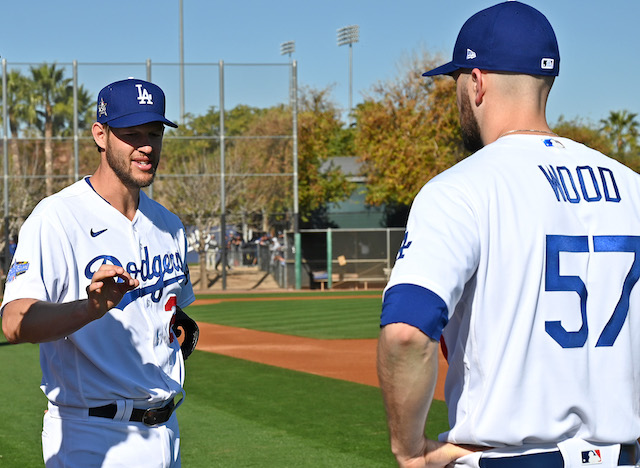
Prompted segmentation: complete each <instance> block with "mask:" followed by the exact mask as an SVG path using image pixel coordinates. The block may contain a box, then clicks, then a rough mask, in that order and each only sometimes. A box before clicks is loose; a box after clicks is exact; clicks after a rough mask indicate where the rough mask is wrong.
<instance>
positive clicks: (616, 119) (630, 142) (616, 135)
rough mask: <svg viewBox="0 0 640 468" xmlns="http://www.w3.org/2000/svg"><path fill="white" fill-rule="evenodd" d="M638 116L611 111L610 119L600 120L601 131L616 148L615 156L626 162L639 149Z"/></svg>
mask: <svg viewBox="0 0 640 468" xmlns="http://www.w3.org/2000/svg"><path fill="white" fill-rule="evenodd" d="M637 116H638V114H636V113H634V112H629V111H626V110H622V111H611V112H609V117H607V118H606V119H602V120H600V123H601V124H602V128H601V130H602V131H603V132H604V133H605V134H606V135H607V137H609V139H610V140H611V144H612V145H613V148H614V154H613V156H614V157H615V158H616V159H619V160H621V161H624V160H625V159H628V158H629V157H631V156H633V153H635V152H636V150H637V148H638V136H639V135H640V131H639V126H640V123H638V121H637V120H636V117H637Z"/></svg>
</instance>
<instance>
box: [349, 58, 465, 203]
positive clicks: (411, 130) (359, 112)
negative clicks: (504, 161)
mask: <svg viewBox="0 0 640 468" xmlns="http://www.w3.org/2000/svg"><path fill="white" fill-rule="evenodd" d="M433 63H435V60H434V59H432V58H431V57H430V56H429V54H428V53H423V54H422V55H420V56H417V57H414V58H412V59H411V60H410V61H409V62H408V63H407V65H405V66H404V67H403V69H402V70H401V72H400V75H399V77H398V78H396V79H393V80H390V81H387V82H381V83H378V84H377V85H375V86H374V87H373V89H372V93H371V95H370V96H368V97H367V98H366V100H365V101H364V103H362V104H361V105H360V106H358V108H357V109H356V116H357V120H358V127H357V132H356V137H355V145H356V148H357V152H358V154H359V155H360V157H361V159H362V161H363V163H364V174H365V175H366V177H367V188H368V194H367V202H368V203H371V204H373V205H381V204H390V205H400V206H402V205H408V204H410V203H411V201H412V200H413V198H414V197H415V195H416V194H417V192H418V191H419V190H420V188H421V187H422V186H423V185H424V184H425V183H426V182H427V181H428V180H429V179H431V178H432V177H433V176H435V175H436V174H438V173H440V172H442V171H443V170H445V169H447V168H448V167H451V166H452V165H453V164H455V163H456V162H458V161H460V160H461V159H462V158H463V157H464V156H465V155H466V153H465V151H464V148H463V145H462V138H461V135H460V127H459V122H458V111H457V106H456V94H455V82H454V81H453V80H452V79H450V78H448V77H444V78H436V79H425V78H424V77H422V76H421V73H422V71H423V70H427V69H429V68H430V67H432V65H433Z"/></svg>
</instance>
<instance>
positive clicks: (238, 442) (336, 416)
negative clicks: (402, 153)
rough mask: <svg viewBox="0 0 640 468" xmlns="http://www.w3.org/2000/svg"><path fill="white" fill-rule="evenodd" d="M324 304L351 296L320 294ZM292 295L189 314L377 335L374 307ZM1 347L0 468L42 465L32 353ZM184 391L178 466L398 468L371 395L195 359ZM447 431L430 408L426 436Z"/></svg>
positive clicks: (363, 301) (282, 372)
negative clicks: (184, 398)
mask: <svg viewBox="0 0 640 468" xmlns="http://www.w3.org/2000/svg"><path fill="white" fill-rule="evenodd" d="M360 294H363V295H371V294H372V293H371V292H368V293H360ZM374 294H375V293H374ZM303 295H304V296H307V297H310V295H309V294H308V293H305V294H303ZM318 295H319V294H318ZM329 295H335V296H345V295H349V296H350V295H353V293H351V294H348V293H323V296H324V297H328V296H329ZM299 296H300V294H278V295H274V294H269V295H266V294H265V295H262V296H256V295H255V294H252V295H236V294H234V295H231V294H225V295H218V296H201V297H202V298H204V297H209V298H219V299H230V298H236V299H238V298H240V299H241V298H243V297H251V298H254V299H255V298H257V297H263V298H265V300H263V301H251V302H244V301H241V302H223V303H220V304H214V305H202V306H191V307H190V308H189V309H188V313H189V314H190V315H192V316H193V317H194V318H196V319H197V320H199V321H206V322H210V323H218V324H223V325H231V326H241V327H245V328H254V329H256V330H264V331H273V332H277V333H287V334H292V335H299V336H310V337H318V338H375V337H376V336H377V333H378V317H379V313H380V299H379V298H368V297H362V298H357V299H349V298H344V297H343V298H336V299H325V300H313V299H306V300H302V299H299ZM313 296H315V295H313ZM274 297H281V298H283V300H280V301H277V300H276V301H274V300H273V298H274ZM285 298H286V299H287V300H285ZM291 298H294V299H293V300H289V299H291ZM3 343H4V337H2V336H1V335H0V359H1V360H2V365H0V382H2V385H3V388H4V389H5V395H6V398H5V402H4V404H3V405H2V410H0V418H1V420H2V422H3V423H2V424H1V425H0V467H2V468H4V467H7V468H8V467H16V468H18V467H20V468H23V467H32V466H42V465H43V463H42V458H41V451H40V450H41V449H40V431H41V425H42V414H43V411H44V409H45V408H46V399H45V397H44V396H43V394H42V393H41V391H40V389H39V387H38V386H39V383H40V367H39V361H38V347H37V346H36V345H29V344H21V345H16V346H14V345H4V344H3ZM185 386H186V390H187V400H186V401H185V403H184V405H182V407H181V408H180V410H179V412H178V416H179V419H180V429H181V434H182V461H183V466H185V467H190V468H191V467H194V468H205V467H224V468H226V467H278V468H280V467H331V468H353V467H373V468H375V467H393V466H396V465H395V462H394V460H393V457H392V455H391V454H390V452H389V446H388V440H387V430H386V424H385V419H384V411H383V407H382V401H381V397H380V391H379V389H377V388H374V387H369V386H366V385H360V384H355V383H350V382H343V381H339V380H334V379H329V378H323V377H318V376H314V375H310V374H305V373H301V372H295V371H289V370H286V369H281V368H276V367H272V366H266V365H262V364H257V363H253V362H248V361H243V360H239V359H234V358H230V357H225V356H220V355H215V354H210V353H206V352H202V351H196V352H194V354H193V355H192V356H191V358H189V360H188V361H187V378H186V385H185ZM446 428H447V422H446V408H445V405H444V404H443V403H442V402H434V404H433V405H432V410H431V415H430V417H429V424H428V426H427V434H428V435H429V436H430V437H435V436H436V435H437V434H438V433H439V432H441V431H443V430H446Z"/></svg>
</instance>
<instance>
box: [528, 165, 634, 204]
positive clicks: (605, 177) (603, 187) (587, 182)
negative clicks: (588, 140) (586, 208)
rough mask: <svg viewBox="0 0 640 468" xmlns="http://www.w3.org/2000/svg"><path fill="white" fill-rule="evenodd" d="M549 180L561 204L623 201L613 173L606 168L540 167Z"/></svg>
mask: <svg viewBox="0 0 640 468" xmlns="http://www.w3.org/2000/svg"><path fill="white" fill-rule="evenodd" d="M538 167H539V168H540V170H541V171H542V173H543V174H544V176H545V177H546V178H547V181H548V182H549V185H550V186H551V189H552V190H553V192H554V194H555V196H556V199H557V200H558V201H559V202H562V203H564V202H569V203H580V202H581V201H586V202H590V203H591V202H599V201H605V202H613V203H619V202H620V200H621V197H620V192H619V191H618V184H616V179H615V177H614V175H613V171H612V170H611V169H608V168H606V167H598V168H596V169H594V168H592V167H591V166H577V167H576V168H575V169H570V168H568V167H566V166H548V167H547V168H546V169H545V168H544V167H542V166H538Z"/></svg>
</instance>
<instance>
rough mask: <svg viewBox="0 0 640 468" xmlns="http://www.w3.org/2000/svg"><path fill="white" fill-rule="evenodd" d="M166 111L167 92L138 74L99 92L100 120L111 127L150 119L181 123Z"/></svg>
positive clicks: (144, 121)
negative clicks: (172, 120) (165, 93)
mask: <svg viewBox="0 0 640 468" xmlns="http://www.w3.org/2000/svg"><path fill="white" fill-rule="evenodd" d="M164 112H165V101H164V92H163V91H162V89H160V87H159V86H157V85H155V84H153V83H150V82H148V81H144V80H138V79H135V78H129V79H127V80H122V81H116V82H115V83H111V84H110V85H107V86H105V87H104V88H102V90H101V91H100V93H99V94H98V108H97V120H98V122H100V123H102V124H109V126H110V127H114V128H124V127H135V126H136V125H143V124H146V123H149V122H162V123H164V124H165V125H168V126H170V127H173V128H176V127H178V126H177V125H176V124H175V123H173V122H171V121H170V120H168V119H167V118H166V117H165V116H164Z"/></svg>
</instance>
